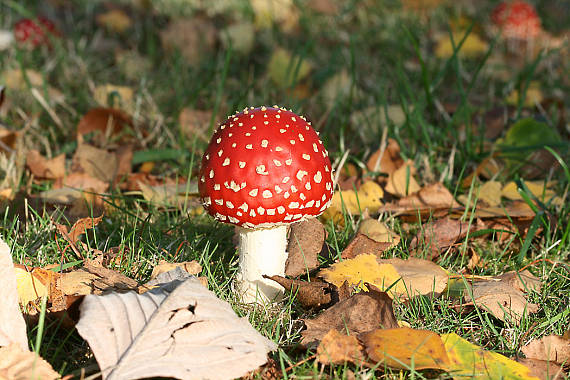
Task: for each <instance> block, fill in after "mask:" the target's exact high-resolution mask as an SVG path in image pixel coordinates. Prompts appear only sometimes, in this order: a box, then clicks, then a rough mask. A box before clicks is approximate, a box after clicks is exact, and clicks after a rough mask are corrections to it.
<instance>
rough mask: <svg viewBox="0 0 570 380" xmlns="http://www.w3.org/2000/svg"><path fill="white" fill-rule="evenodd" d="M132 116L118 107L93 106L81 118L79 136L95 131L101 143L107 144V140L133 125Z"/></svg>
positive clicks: (97, 140)
mask: <svg viewBox="0 0 570 380" xmlns="http://www.w3.org/2000/svg"><path fill="white" fill-rule="evenodd" d="M132 126H133V121H132V120H131V118H130V116H129V115H127V114H126V113H125V112H123V111H122V110H120V109H118V108H105V107H96V108H92V109H90V110H89V111H87V113H86V114H85V115H83V117H82V118H81V120H79V123H78V124H77V137H78V138H82V137H83V136H85V135H87V134H88V133H94V134H96V136H95V141H96V142H98V144H99V145H101V146H103V145H106V142H107V140H109V139H111V138H116V137H117V136H118V135H120V134H121V133H122V132H123V130H124V129H125V128H127V127H132Z"/></svg>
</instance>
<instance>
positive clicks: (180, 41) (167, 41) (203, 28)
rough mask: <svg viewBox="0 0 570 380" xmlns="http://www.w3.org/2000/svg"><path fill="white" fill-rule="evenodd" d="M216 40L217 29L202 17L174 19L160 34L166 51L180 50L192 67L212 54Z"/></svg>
mask: <svg viewBox="0 0 570 380" xmlns="http://www.w3.org/2000/svg"><path fill="white" fill-rule="evenodd" d="M216 39H217V32H216V27H215V26H214V25H213V23H212V22H211V21H210V20H208V19H205V18H201V17H193V18H178V19H174V20H172V21H171V22H170V23H169V24H168V26H167V27H166V29H163V30H162V31H161V32H160V41H161V42H162V46H164V48H165V50H167V51H171V50H178V51H179V52H180V54H182V57H184V59H185V60H186V62H187V63H188V64H190V65H195V64H197V63H199V62H200V60H201V59H202V58H203V57H204V56H206V55H207V54H209V53H211V52H212V51H213V48H214V45H215V43H216Z"/></svg>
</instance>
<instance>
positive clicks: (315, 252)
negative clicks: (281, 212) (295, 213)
mask: <svg viewBox="0 0 570 380" xmlns="http://www.w3.org/2000/svg"><path fill="white" fill-rule="evenodd" d="M325 237H326V232H325V226H323V224H322V223H321V222H319V220H318V219H316V218H313V219H308V220H305V221H303V222H300V223H294V224H293V225H292V226H291V229H290V232H289V244H288V245H287V252H288V253H289V255H288V256H287V261H286V262H285V274H286V275H287V276H290V277H297V276H300V275H302V274H303V273H307V272H308V271H311V270H313V269H315V268H316V267H318V266H319V259H318V256H319V253H321V252H322V250H323V245H324V244H325Z"/></svg>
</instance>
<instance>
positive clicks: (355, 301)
mask: <svg viewBox="0 0 570 380" xmlns="http://www.w3.org/2000/svg"><path fill="white" fill-rule="evenodd" d="M303 322H304V323H305V326H307V329H306V330H304V331H303V332H302V333H301V335H302V336H303V338H302V340H301V344H302V345H304V346H314V345H316V344H317V343H318V342H320V341H321V340H322V339H323V337H324V336H325V335H326V334H327V333H328V332H329V331H330V330H331V329H335V330H338V331H342V332H347V333H348V334H350V335H357V334H361V333H365V332H368V331H371V330H374V329H377V328H393V327H398V322H397V321H396V317H395V316H394V309H393V307H392V299H391V298H390V297H389V296H388V295H387V294H386V293H384V292H381V291H378V290H377V289H374V288H372V289H370V291H369V292H361V293H358V294H354V295H352V296H351V297H349V298H348V299H345V300H343V301H340V302H339V303H337V304H335V305H333V306H332V307H330V308H328V309H326V310H325V311H323V312H322V313H321V314H319V315H318V316H317V317H316V318H313V319H303Z"/></svg>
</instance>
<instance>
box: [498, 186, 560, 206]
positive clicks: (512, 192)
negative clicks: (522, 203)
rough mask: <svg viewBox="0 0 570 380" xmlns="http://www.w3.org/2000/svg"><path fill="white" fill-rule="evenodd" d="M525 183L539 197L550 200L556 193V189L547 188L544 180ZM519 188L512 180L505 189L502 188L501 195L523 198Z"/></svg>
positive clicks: (513, 198)
mask: <svg viewBox="0 0 570 380" xmlns="http://www.w3.org/2000/svg"><path fill="white" fill-rule="evenodd" d="M524 183H525V185H526V187H527V188H528V189H529V191H530V192H531V193H532V195H534V196H535V197H537V198H538V199H541V200H549V199H550V198H552V197H554V196H555V195H556V194H555V193H554V191H552V190H550V189H548V188H546V187H545V186H544V182H542V181H537V182H531V181H525V182H524ZM546 186H547V187H548V184H546ZM517 189H518V186H517V184H516V183H515V182H513V181H511V182H509V183H507V184H506V185H505V187H503V190H501V195H502V196H503V197H505V198H508V199H510V200H513V201H515V200H522V199H523V197H522V196H521V195H520V194H519V192H518V190H517Z"/></svg>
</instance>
